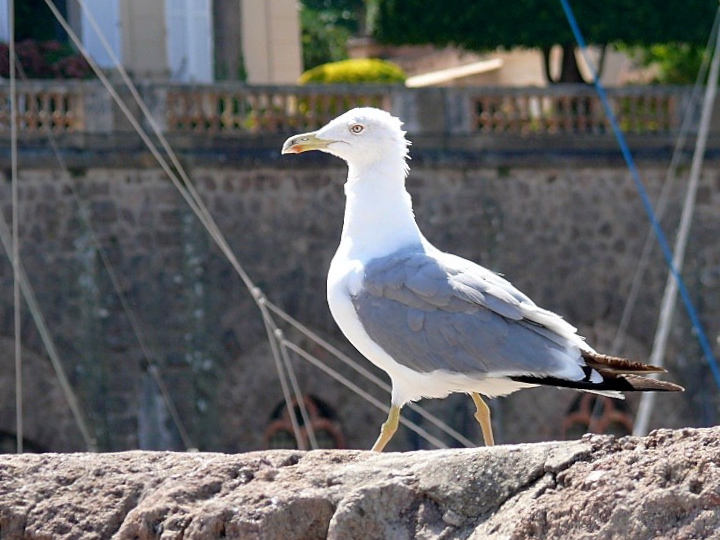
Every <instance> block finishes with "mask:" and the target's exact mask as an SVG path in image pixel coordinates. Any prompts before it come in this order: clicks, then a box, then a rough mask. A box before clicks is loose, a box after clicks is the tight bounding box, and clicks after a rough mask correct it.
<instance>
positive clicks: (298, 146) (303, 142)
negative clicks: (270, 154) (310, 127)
mask: <svg viewBox="0 0 720 540" xmlns="http://www.w3.org/2000/svg"><path fill="white" fill-rule="evenodd" d="M316 133H317V131H311V132H310V133H301V134H300V135H293V136H292V137H290V138H289V139H288V140H287V141H285V144H283V147H282V153H283V154H300V153H302V152H307V151H309V150H322V149H323V148H327V147H328V145H329V144H330V143H332V142H333V141H330V140H327V139H318V138H317V136H316Z"/></svg>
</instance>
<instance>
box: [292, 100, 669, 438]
mask: <svg viewBox="0 0 720 540" xmlns="http://www.w3.org/2000/svg"><path fill="white" fill-rule="evenodd" d="M405 134H406V132H405V131H403V129H402V122H401V121H400V119H398V118H395V117H393V116H392V115H390V114H389V113H388V112H386V111H383V110H380V109H375V108H370V107H362V108H357V109H352V110H350V111H348V112H346V113H344V114H342V115H341V116H339V117H337V118H335V119H334V120H332V121H331V122H330V123H328V124H327V125H326V126H325V127H323V128H321V129H320V130H318V131H314V132H310V133H303V134H300V135H295V136H293V137H290V138H289V139H288V140H287V141H285V144H284V145H283V147H282V153H283V154H299V153H301V152H307V151H310V150H319V151H322V152H327V153H329V154H332V155H334V156H337V157H339V158H341V159H343V160H345V161H346V162H347V165H348V176H347V181H346V183H345V197H346V206H345V217H344V222H343V228H342V234H341V238H340V245H339V247H338V249H337V252H336V253H335V256H334V257H333V259H332V262H331V264H330V270H329V272H328V279H327V299H328V304H329V306H330V311H331V312H332V315H333V318H334V319H335V321H336V323H337V324H338V326H339V327H340V329H341V330H342V332H343V333H344V334H345V336H346V337H347V338H348V340H349V341H350V342H351V343H352V344H353V345H354V346H355V348H357V350H358V351H360V353H362V355H363V356H365V357H366V358H367V359H368V360H370V362H372V363H373V364H375V365H376V366H377V367H379V368H380V369H382V370H384V371H385V372H386V373H387V374H388V375H389V377H390V379H391V382H392V395H391V407H390V410H389V414H388V418H387V420H386V421H385V422H384V423H383V424H382V427H381V430H380V436H379V437H378V439H377V441H376V442H375V444H374V445H373V447H372V450H374V451H378V452H380V451H382V450H383V449H384V448H385V445H386V444H387V443H388V442H389V441H390V439H391V438H392V436H393V435H394V433H395V432H396V431H397V428H398V423H399V419H400V411H401V409H402V407H403V406H404V405H405V404H406V403H408V402H413V401H417V400H419V399H422V398H444V397H446V396H447V395H449V394H451V393H456V392H461V393H466V394H468V395H469V396H470V397H471V398H472V400H473V402H474V404H475V408H476V412H475V419H476V420H477V421H478V423H479V424H480V428H481V431H482V435H483V439H484V441H485V445H486V446H492V445H493V444H494V438H493V432H492V424H491V419H490V409H489V407H488V406H487V404H486V403H485V401H483V399H482V398H481V397H480V395H481V394H482V395H484V396H486V397H489V398H493V397H496V396H505V395H508V394H510V393H512V392H515V391H516V390H520V389H523V388H530V387H534V386H541V385H550V386H556V387H565V388H574V389H576V390H580V391H586V392H594V393H596V394H600V395H603V396H609V397H615V398H622V397H623V394H622V393H621V392H623V391H682V390H683V388H682V387H681V386H678V385H676V384H673V383H670V382H665V381H659V380H657V379H654V378H650V377H644V376H643V375H646V374H650V373H661V372H665V370H664V369H662V368H660V367H655V366H650V365H646V364H642V363H640V362H635V361H631V360H628V359H624V358H617V357H614V356H608V355H604V354H600V353H598V352H596V351H595V350H594V349H593V348H591V347H590V346H589V345H588V344H587V343H586V342H585V341H584V339H583V338H581V337H580V336H579V335H578V334H577V329H576V328H575V327H573V326H572V325H571V324H569V323H568V322H566V321H565V320H564V319H563V318H562V317H560V316H559V315H556V314H555V313H553V312H551V311H548V310H546V309H543V308H541V307H539V306H537V305H536V304H535V303H534V302H533V301H532V300H531V299H530V298H528V297H527V296H526V295H525V294H523V293H522V292H521V291H519V290H518V289H516V288H515V287H514V286H513V285H512V284H511V283H510V282H508V281H507V280H506V279H504V278H503V277H501V276H500V275H498V274H496V273H494V272H492V271H491V270H488V269H487V268H483V267H482V266H480V265H478V264H475V263H473V262H471V261H468V260H466V259H463V258H461V257H458V256H457V255H452V254H450V253H445V252H443V251H441V250H440V249H438V248H436V247H435V246H433V245H432V244H431V243H430V242H428V240H427V239H426V238H425V237H424V236H423V234H422V233H421V232H420V229H419V227H418V225H417V223H416V222H415V215H414V213H413V208H412V201H411V198H410V194H409V193H408V192H407V190H406V187H405V180H406V177H407V175H408V172H409V167H408V164H407V160H408V158H409V156H408V147H409V145H410V142H409V141H408V140H407V139H406V138H405Z"/></svg>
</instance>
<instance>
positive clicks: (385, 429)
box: [371, 405, 400, 452]
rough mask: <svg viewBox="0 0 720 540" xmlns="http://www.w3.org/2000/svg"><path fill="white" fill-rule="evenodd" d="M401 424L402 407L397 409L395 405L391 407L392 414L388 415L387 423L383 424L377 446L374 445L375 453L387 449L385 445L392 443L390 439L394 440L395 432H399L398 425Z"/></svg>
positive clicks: (376, 442)
mask: <svg viewBox="0 0 720 540" xmlns="http://www.w3.org/2000/svg"><path fill="white" fill-rule="evenodd" d="M399 423H400V407H396V406H395V405H392V406H391V407H390V412H389V413H388V417H387V420H385V423H383V425H382V427H381V428H380V436H379V437H378V439H377V441H375V444H373V447H372V448H371V450H372V451H373V452H382V451H383V448H385V445H386V444H387V443H388V442H390V439H392V436H393V435H395V432H396V431H397V428H398V424H399Z"/></svg>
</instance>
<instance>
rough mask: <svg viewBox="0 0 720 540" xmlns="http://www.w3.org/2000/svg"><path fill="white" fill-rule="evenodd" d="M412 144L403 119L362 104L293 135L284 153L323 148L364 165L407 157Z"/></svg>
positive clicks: (284, 148) (350, 162) (349, 160)
mask: <svg viewBox="0 0 720 540" xmlns="http://www.w3.org/2000/svg"><path fill="white" fill-rule="evenodd" d="M409 144H410V143H409V142H408V140H407V139H405V131H403V129H402V122H401V121H400V119H398V118H395V117H394V116H392V115H391V114H390V113H388V112H385V111H383V110H380V109H374V108H372V107H362V108H358V109H352V110H350V111H348V112H346V113H345V114H342V115H340V116H338V117H337V118H335V120H332V121H331V122H330V123H329V124H327V125H326V126H325V127H323V128H321V129H319V130H318V131H312V132H309V133H302V134H300V135H295V136H293V137H290V138H289V139H288V140H287V141H285V144H283V148H282V153H283V154H299V153H301V152H307V151H309V150H320V151H322V152H327V153H328V154H333V155H334V156H337V157H339V158H342V159H344V160H345V161H347V162H348V163H349V164H351V165H355V166H359V167H362V166H367V165H371V164H372V163H374V162H377V161H380V160H384V159H397V158H398V157H400V158H402V159H403V160H404V159H405V158H406V157H407V147H408V146H409Z"/></svg>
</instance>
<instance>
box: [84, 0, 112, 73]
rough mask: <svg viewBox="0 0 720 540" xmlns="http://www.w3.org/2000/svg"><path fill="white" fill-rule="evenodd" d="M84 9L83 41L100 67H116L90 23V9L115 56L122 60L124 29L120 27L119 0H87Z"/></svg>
mask: <svg viewBox="0 0 720 540" xmlns="http://www.w3.org/2000/svg"><path fill="white" fill-rule="evenodd" d="M84 3H85V7H86V9H82V23H81V28H82V43H83V45H84V46H85V48H86V49H87V50H88V52H89V53H90V56H92V57H93V60H95V61H96V62H97V63H98V65H99V66H100V67H103V68H112V67H116V66H115V64H114V62H113V61H112V59H111V57H110V54H109V53H108V52H107V50H106V49H105V46H104V45H103V43H102V40H101V39H100V36H98V34H97V32H96V31H95V28H93V25H92V24H91V23H90V20H89V18H88V11H89V12H90V14H91V15H92V18H93V19H95V23H96V24H97V26H98V28H99V30H100V32H101V33H102V35H103V36H104V37H105V40H106V41H107V42H108V44H109V45H110V48H111V49H112V52H113V54H114V55H115V57H116V58H117V59H118V60H119V61H120V62H122V29H121V27H120V3H119V0H85V2H84Z"/></svg>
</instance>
